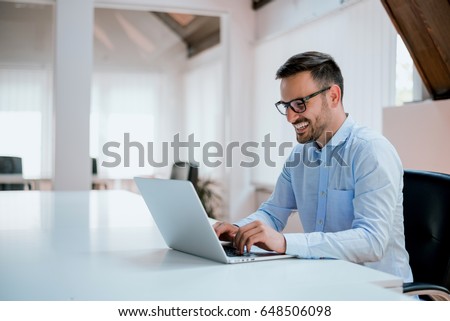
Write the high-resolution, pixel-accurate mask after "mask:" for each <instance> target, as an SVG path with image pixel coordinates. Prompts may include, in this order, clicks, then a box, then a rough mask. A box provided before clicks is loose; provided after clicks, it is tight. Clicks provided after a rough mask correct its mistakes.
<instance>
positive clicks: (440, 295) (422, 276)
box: [403, 170, 450, 301]
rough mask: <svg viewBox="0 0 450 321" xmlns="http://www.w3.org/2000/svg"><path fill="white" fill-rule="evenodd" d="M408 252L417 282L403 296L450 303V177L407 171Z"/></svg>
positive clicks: (406, 218)
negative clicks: (415, 296) (417, 296)
mask: <svg viewBox="0 0 450 321" xmlns="http://www.w3.org/2000/svg"><path fill="white" fill-rule="evenodd" d="M403 207H404V225H405V242H406V250H407V251H408V253H409V263H410V265H411V269H412V271H413V276H414V282H413V283H405V284H404V285H403V293H405V294H409V295H419V296H420V298H421V299H424V300H439V301H441V300H447V301H449V300H450V292H449V290H450V175H447V174H441V173H434V172H425V171H415V170H405V172H404V188H403Z"/></svg>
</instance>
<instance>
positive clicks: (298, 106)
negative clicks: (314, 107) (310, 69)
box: [275, 86, 331, 115]
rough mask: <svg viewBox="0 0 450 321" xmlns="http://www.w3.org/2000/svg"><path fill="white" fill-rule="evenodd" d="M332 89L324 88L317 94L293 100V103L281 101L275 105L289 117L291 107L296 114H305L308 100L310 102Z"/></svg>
mask: <svg viewBox="0 0 450 321" xmlns="http://www.w3.org/2000/svg"><path fill="white" fill-rule="evenodd" d="M330 88H331V86H330V87H327V88H323V89H321V90H319V91H316V92H315V93H313V94H311V95H309V96H306V97H303V98H295V99H292V100H291V101H288V102H287V103H285V102H284V101H281V100H280V101H279V102H277V103H275V107H277V109H278V111H279V112H280V113H281V114H282V115H287V109H288V107H290V108H291V109H292V110H293V111H294V112H296V113H297V114H300V113H303V112H304V111H305V110H306V102H307V101H308V100H310V99H311V98H313V97H316V96H317V95H319V94H321V93H323V92H324V91H326V90H328V89H330Z"/></svg>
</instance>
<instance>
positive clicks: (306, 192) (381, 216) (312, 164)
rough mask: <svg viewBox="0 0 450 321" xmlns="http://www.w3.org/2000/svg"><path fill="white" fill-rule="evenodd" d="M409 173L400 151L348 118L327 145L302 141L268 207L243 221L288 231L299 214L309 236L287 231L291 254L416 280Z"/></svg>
mask: <svg viewBox="0 0 450 321" xmlns="http://www.w3.org/2000/svg"><path fill="white" fill-rule="evenodd" d="M402 189H403V168H402V164H401V162H400V159H399V157H398V155H397V152H396V151H395V149H394V147H393V146H392V145H391V144H390V143H389V142H388V140H387V139H386V138H384V137H383V136H381V135H380V134H378V133H377V132H375V131H373V130H370V129H368V128H365V127H361V126H358V125H356V124H355V122H354V121H353V119H352V118H351V117H350V116H348V117H347V119H346V120H345V122H344V123H343V124H342V126H341V128H340V129H339V130H338V131H337V132H336V134H335V135H334V136H333V137H332V138H331V140H330V141H329V142H328V143H327V144H326V145H325V146H324V147H323V148H322V149H319V148H317V144H316V143H315V142H312V143H307V144H298V145H297V146H295V147H294V149H293V151H292V153H291V155H290V156H289V158H288V159H287V161H286V163H285V165H284V168H283V171H282V173H281V175H280V176H279V178H278V181H277V183H276V186H275V189H274V192H273V194H272V195H271V197H270V198H269V199H268V200H267V202H265V203H263V204H262V205H261V207H260V208H259V209H258V210H257V211H256V212H255V213H253V214H252V215H250V216H248V217H247V218H244V219H242V220H240V221H239V222H237V223H236V225H238V226H242V225H245V224H247V223H250V222H251V221H254V220H260V221H262V222H265V223H266V224H268V225H269V226H271V227H273V228H274V229H276V230H277V231H279V232H281V231H282V230H283V228H284V227H285V225H286V222H287V220H288V218H289V215H290V214H291V212H292V211H293V210H298V213H299V216H300V220H301V222H302V225H303V229H304V233H286V234H284V236H285V239H286V245H287V248H286V253H287V254H293V255H297V256H298V257H302V258H337V259H343V260H347V261H350V262H354V263H359V264H362V265H365V266H367V267H371V268H374V269H377V270H379V271H384V272H387V273H391V274H394V275H397V276H399V277H401V278H403V280H404V281H405V282H411V281H412V273H411V268H410V266H409V263H408V262H409V257H408V253H407V252H406V250H405V237H404V231H403V193H402Z"/></svg>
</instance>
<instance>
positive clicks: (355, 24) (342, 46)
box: [252, 0, 396, 184]
mask: <svg viewBox="0 0 450 321" xmlns="http://www.w3.org/2000/svg"><path fill="white" fill-rule="evenodd" d="M289 3H292V2H291V1H290V2H289ZM267 9H270V5H267ZM292 10H294V8H293V9H292ZM260 24H263V22H260ZM395 37H396V32H395V30H394V28H393V26H392V23H391V22H390V20H389V18H388V16H387V14H386V13H385V11H384V8H383V7H382V5H381V3H380V2H379V1H372V0H362V1H357V2H355V4H353V5H350V6H346V7H343V8H341V9H340V10H335V11H333V12H332V13H329V14H327V15H325V16H323V17H321V18H318V19H315V20H313V21H312V22H311V23H308V24H306V25H300V26H299V27H298V28H295V29H293V30H290V31H289V32H286V33H280V35H279V36H275V37H269V38H268V39H267V40H261V41H259V42H258V43H257V44H256V47H255V58H254V61H255V67H254V71H255V72H254V83H255V87H254V92H253V95H254V113H253V115H254V116H253V123H254V124H255V126H254V128H253V130H254V132H253V136H252V137H253V139H254V140H255V141H262V139H263V137H264V135H266V134H267V133H270V134H271V138H272V141H276V142H277V143H278V144H279V143H281V142H292V141H294V139H295V136H294V132H293V130H292V128H291V127H290V126H289V124H288V123H287V122H286V119H285V117H283V116H281V115H280V114H279V113H278V111H277V110H276V109H275V107H274V105H273V104H274V102H276V101H278V100H279V81H276V80H275V72H276V70H277V69H278V67H279V66H281V65H282V64H283V63H284V62H285V61H286V60H287V59H288V58H289V57H290V56H292V55H294V54H297V53H300V52H303V51H308V50H315V51H323V52H326V53H329V54H331V55H332V56H333V57H334V58H335V60H336V61H337V63H338V64H339V65H340V67H341V70H342V73H343V76H344V100H343V102H344V108H345V110H346V111H347V112H349V113H350V114H351V115H352V116H353V117H354V118H355V119H356V121H357V122H359V123H361V124H364V125H366V126H369V127H372V128H374V129H376V130H379V131H380V132H381V129H382V124H381V123H382V107H383V106H388V105H392V104H393V99H394V89H395V88H394V86H395V85H394V84H395V83H394V80H395V78H394V77H395V74H393V73H394V72H395ZM274 151H275V150H274ZM273 159H275V155H273ZM284 159H285V156H283V157H279V158H278V161H277V166H276V168H272V167H269V166H265V165H264V164H263V165H261V166H259V167H257V168H256V169H255V170H254V171H253V177H252V180H253V182H254V183H256V184H273V183H274V182H275V180H276V178H277V177H278V174H279V172H280V170H281V167H282V164H283V160H284Z"/></svg>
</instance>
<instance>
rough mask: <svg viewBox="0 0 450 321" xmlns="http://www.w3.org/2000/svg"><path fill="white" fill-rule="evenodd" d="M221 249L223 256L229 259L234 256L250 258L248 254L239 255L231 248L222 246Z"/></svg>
mask: <svg viewBox="0 0 450 321" xmlns="http://www.w3.org/2000/svg"><path fill="white" fill-rule="evenodd" d="M223 249H224V250H225V254H226V255H227V256H230V257H235V256H251V254H250V253H247V252H245V253H244V254H239V252H238V251H237V249H236V248H234V247H232V246H223Z"/></svg>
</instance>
